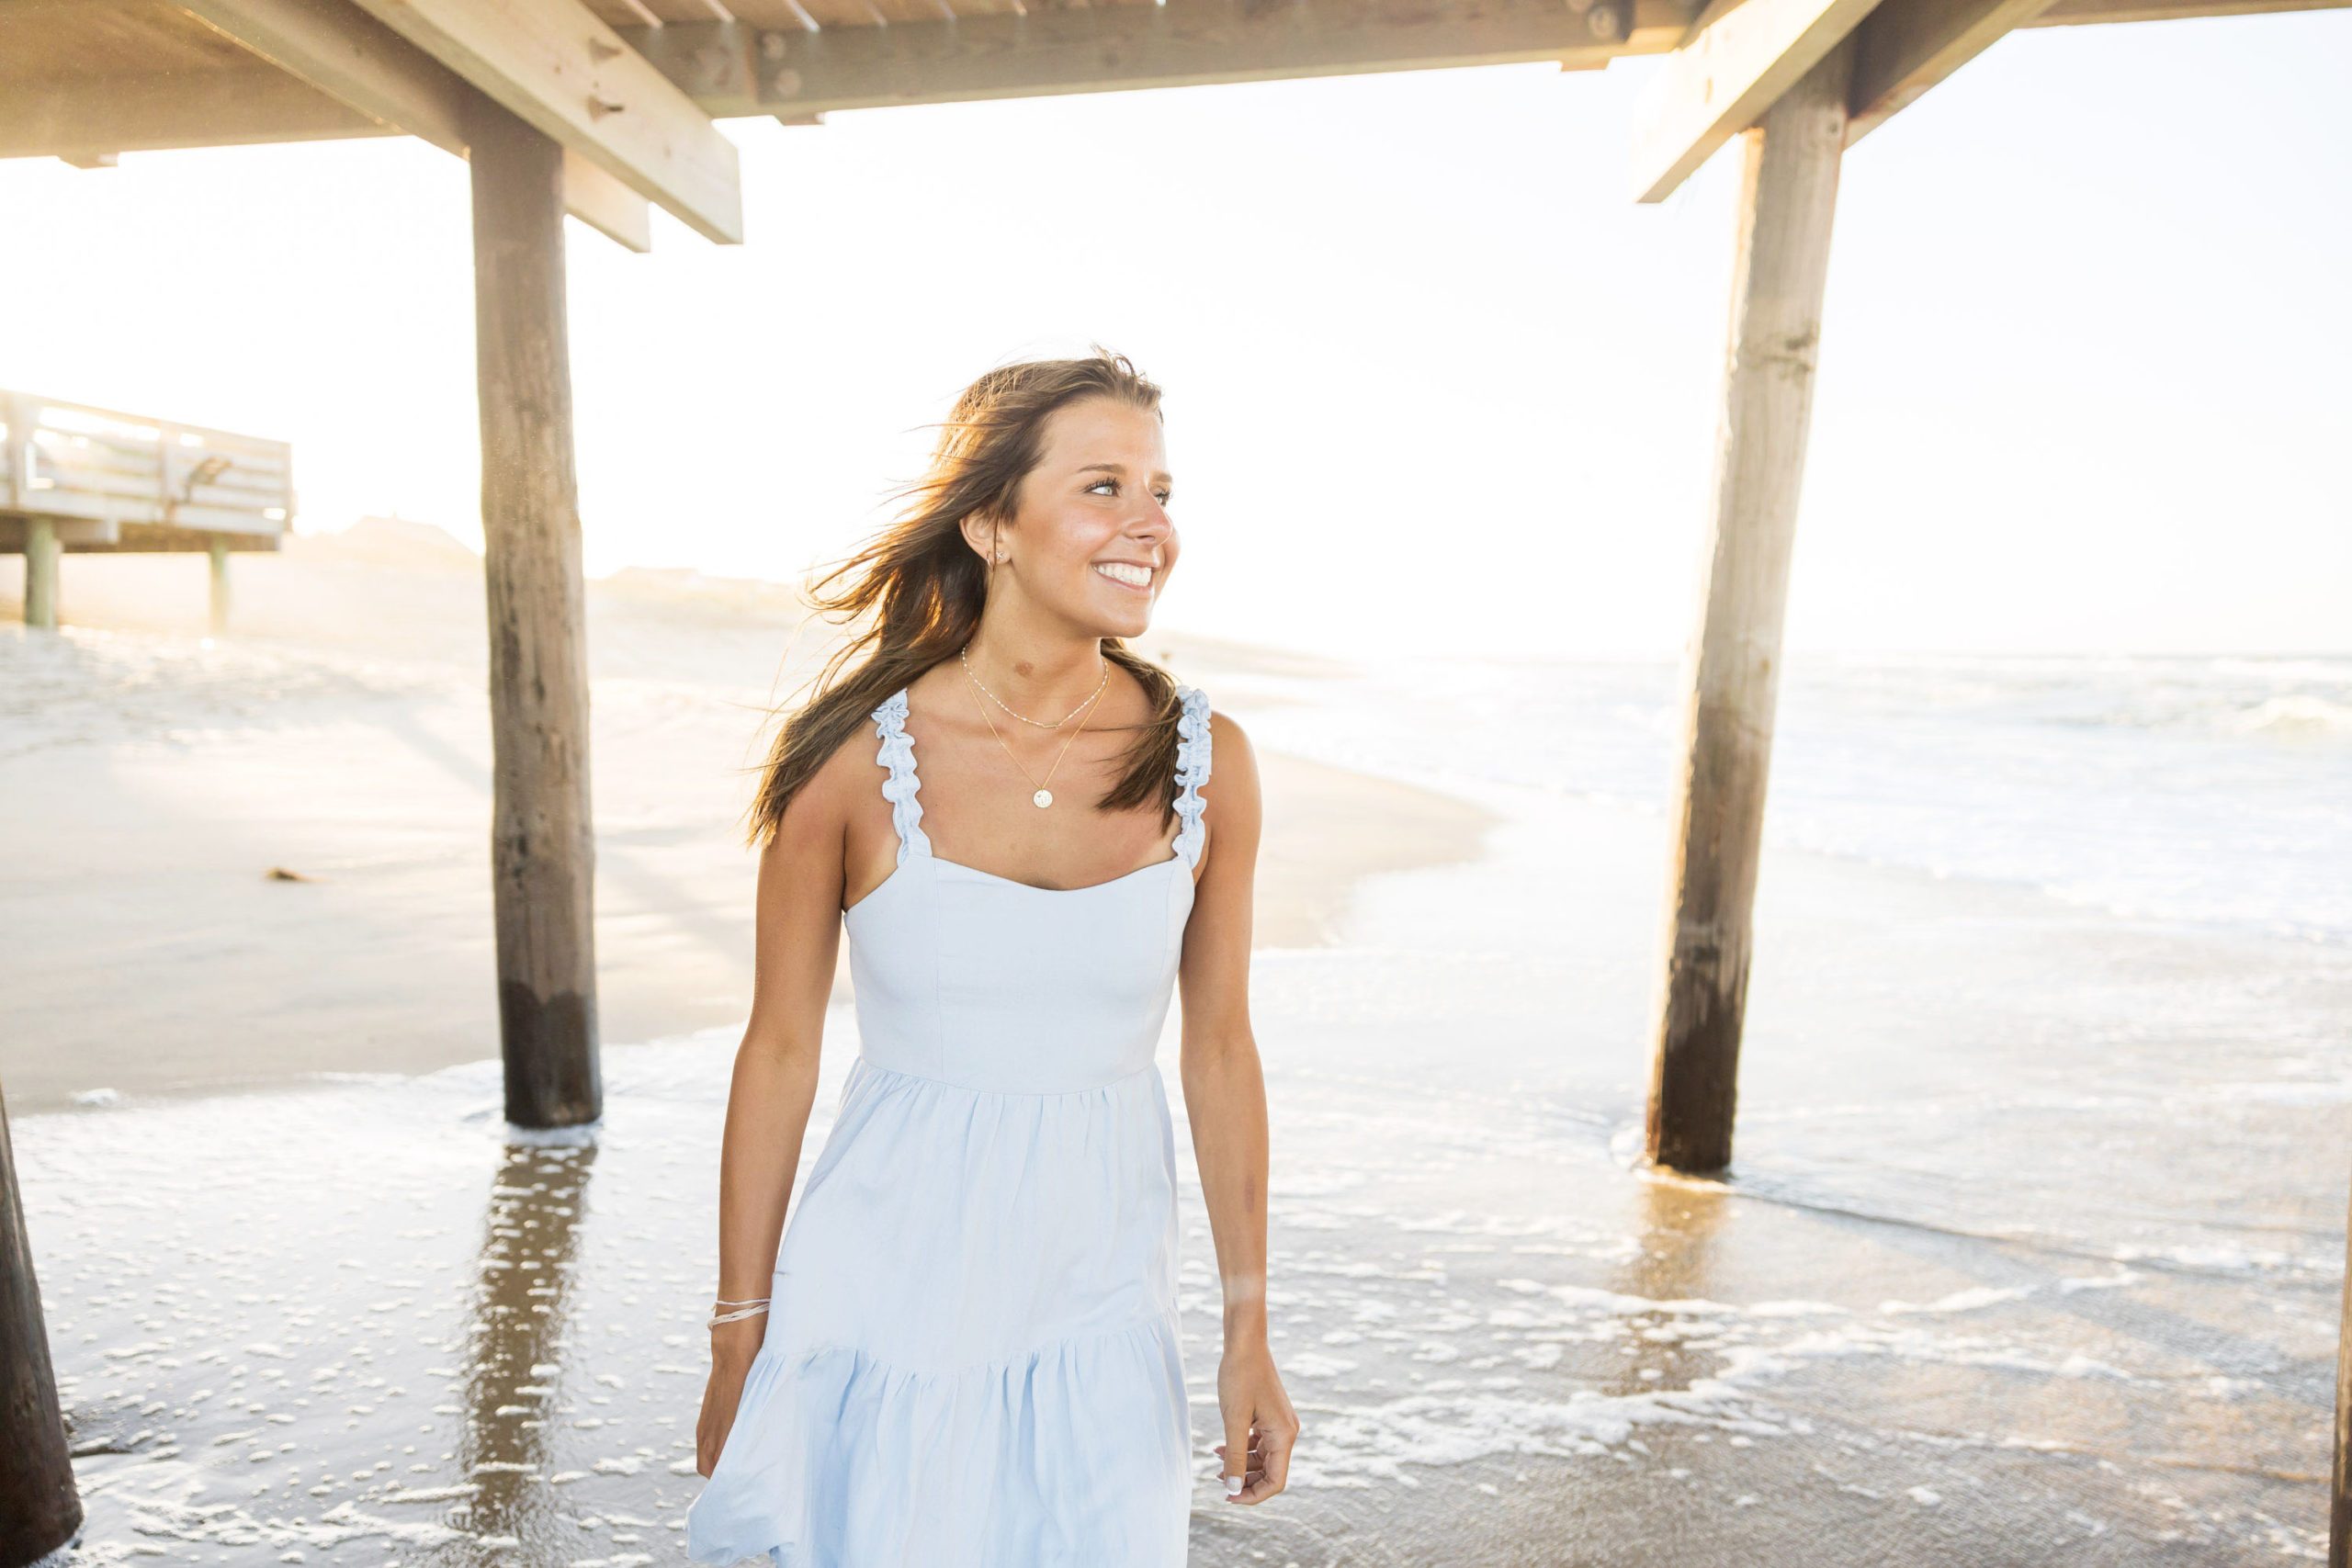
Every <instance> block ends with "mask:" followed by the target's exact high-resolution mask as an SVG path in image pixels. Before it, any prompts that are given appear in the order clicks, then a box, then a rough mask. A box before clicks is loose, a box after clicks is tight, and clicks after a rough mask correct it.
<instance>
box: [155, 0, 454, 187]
mask: <svg viewBox="0 0 2352 1568" xmlns="http://www.w3.org/2000/svg"><path fill="white" fill-rule="evenodd" d="M180 3H181V4H182V6H184V7H185V8H186V9H187V10H188V11H189V12H191V13H193V14H194V15H195V16H197V17H199V18H201V19H202V20H203V21H205V22H206V23H208V24H209V26H211V27H212V28H214V29H215V30H216V31H219V32H220V33H222V34H225V35H226V36H227V37H229V38H231V39H234V40H235V41H236V42H237V43H239V44H241V45H243V47H244V48H246V49H248V50H251V51H253V52H254V53H255V54H258V55H260V56H261V57H262V58H263V59H265V60H267V61H269V62H271V63H272V64H274V65H277V67H278V68H279V69H281V70H283V71H286V72H288V73H291V74H293V75H296V76H299V77H300V78H301V79H302V80H303V81H305V82H308V83H310V84H311V85H312V86H313V87H316V88H317V89H319V91H321V92H322V93H324V94H326V95H328V96H330V97H333V98H334V99H335V100H336V101H337V102H340V103H344V104H347V105H349V106H350V107H353V108H355V109H356V110H358V111H359V112H360V113H361V114H363V115H366V116H367V117H368V118H370V119H375V120H380V121H382V122H383V124H385V125H386V126H388V127H392V128H396V129H398V130H402V131H405V132H407V133H408V134H409V135H411V136H414V137H417V138H419V139H421V140H423V141H430V142H432V143H433V145H435V147H438V148H440V149H441V150H442V151H443V152H455V153H457V154H458V156H460V157H463V156H464V155H465V151H466V131H465V115H466V99H467V96H468V89H467V87H466V85H465V83H464V81H463V80H462V79H460V78H459V77H458V74H457V73H455V72H452V71H450V70H449V69H448V68H447V66H445V65H443V64H442V63H441V62H439V61H437V60H435V59H434V58H433V57H432V56H431V55H429V54H426V53H425V52H424V51H423V50H420V49H418V48H417V47H416V46H415V45H413V44H412V43H410V42H409V41H408V40H407V39H403V38H401V36H400V35H399V34H398V33H396V32H394V31H392V29H391V28H388V27H386V26H384V25H383V24H382V23H381V22H379V21H377V20H376V19H375V18H374V17H370V16H368V14H367V13H365V12H364V11H360V10H357V9H356V8H355V7H353V6H350V5H348V4H346V3H345V0H180Z"/></svg>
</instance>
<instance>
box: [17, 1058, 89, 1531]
mask: <svg viewBox="0 0 2352 1568" xmlns="http://www.w3.org/2000/svg"><path fill="white" fill-rule="evenodd" d="M81 1528H82V1498H81V1495H80V1494H79V1493H78V1492H76V1491H75V1490H74V1462H73V1461H72V1459H71V1458H70V1457H69V1456H68V1454H67V1451H66V1444H65V1421H64V1418H63V1417H62V1416H61V1415H60V1414H59V1411H58V1408H57V1376H56V1373H55V1371H53V1370H52V1369H51V1365H50V1360H49V1331H48V1329H47V1328H46V1327H44V1326H43V1325H42V1323H41V1313H40V1286H39V1285H38V1284H36V1283H35V1282H34V1280H33V1249H32V1242H31V1240H30V1238H29V1237H28V1236H27V1235H26V1234H25V1209H24V1205H23V1204H22V1203H21V1202H19V1201H17V1156H16V1152H15V1151H14V1150H13V1149H12V1148H10V1146H9V1144H8V1112H7V1108H6V1106H5V1105H0V1568H25V1564H26V1563H28V1562H39V1561H40V1559H42V1558H43V1557H46V1556H48V1555H49V1554H50V1553H51V1552H52V1551H56V1550H57V1549H58V1548H59V1547H61V1546H63V1545H64V1544H65V1543H66V1542H67V1541H69V1540H73V1539H74V1533H75V1532H76V1531H78V1530H79V1529H81Z"/></svg>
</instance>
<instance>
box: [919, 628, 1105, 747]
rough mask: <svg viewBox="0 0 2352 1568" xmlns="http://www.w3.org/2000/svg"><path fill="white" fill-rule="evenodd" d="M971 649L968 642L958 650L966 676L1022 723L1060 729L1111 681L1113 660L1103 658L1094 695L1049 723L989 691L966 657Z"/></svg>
mask: <svg viewBox="0 0 2352 1568" xmlns="http://www.w3.org/2000/svg"><path fill="white" fill-rule="evenodd" d="M971 650H972V645H971V644H970V643H968V642H967V643H966V644H965V645H964V646H963V647H962V648H960V649H956V661H957V662H958V663H960V664H962V665H963V666H964V674H965V676H966V678H967V679H968V680H969V681H970V682H972V684H973V685H975V686H978V687H979V689H980V690H981V691H982V692H985V693H987V694H988V699H989V701H990V702H992V703H994V704H995V705H997V706H999V707H1001V708H1002V709H1004V711H1005V712H1007V713H1009V714H1011V715H1012V716H1013V717H1015V718H1017V719H1019V720H1020V721H1021V722H1022V723H1023V724H1034V725H1035V726H1036V727H1037V728H1040V729H1059V728H1061V727H1062V726H1063V725H1065V724H1068V723H1069V721H1070V720H1071V719H1074V718H1076V717H1077V716H1079V712H1080V709H1082V708H1084V707H1085V706H1086V703H1091V702H1092V701H1093V700H1094V697H1099V696H1101V695H1102V694H1103V687H1105V686H1107V685H1109V684H1110V683H1111V661H1110V660H1107V659H1105V660H1103V679H1101V680H1100V681H1097V682H1094V696H1093V697H1089V698H1087V699H1086V703H1080V704H1079V705H1078V706H1077V707H1074V708H1072V709H1070V710H1069V712H1068V713H1066V714H1064V715H1062V716H1061V717H1059V718H1057V719H1056V720H1054V722H1053V723H1051V724H1047V723H1046V721H1045V720H1044V719H1042V718H1031V717H1030V716H1028V715H1027V714H1025V713H1023V712H1021V711H1020V710H1019V709H1018V708H1015V707H1013V706H1012V705H1010V704H1009V703H1007V702H1006V701H1005V700H1004V699H1003V698H1002V697H1000V696H998V695H997V694H995V693H994V692H990V691H989V688H988V682H985V681H983V680H981V679H980V678H979V677H978V675H975V674H973V673H972V661H971V660H970V659H968V658H967V657H966V655H967V654H968V653H970V652H971Z"/></svg>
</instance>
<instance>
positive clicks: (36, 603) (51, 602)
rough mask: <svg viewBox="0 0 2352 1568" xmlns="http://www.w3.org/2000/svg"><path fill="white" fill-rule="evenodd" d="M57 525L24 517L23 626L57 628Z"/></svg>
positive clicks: (50, 521)
mask: <svg viewBox="0 0 2352 1568" xmlns="http://www.w3.org/2000/svg"><path fill="white" fill-rule="evenodd" d="M58 555H59V550H58V547H57V524H56V522H55V520H53V519H51V518H48V517H28V518H26V519H25V625H27V626H34V627H38V628H39V629H40V630H42V631H47V632H53V631H55V630H56V629H57V558H58Z"/></svg>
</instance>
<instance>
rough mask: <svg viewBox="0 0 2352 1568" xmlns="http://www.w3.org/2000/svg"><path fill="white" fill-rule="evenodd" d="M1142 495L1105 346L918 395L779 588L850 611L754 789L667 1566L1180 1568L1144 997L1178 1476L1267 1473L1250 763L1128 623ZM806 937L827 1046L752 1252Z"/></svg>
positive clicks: (794, 1068)
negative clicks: (845, 519)
mask: <svg viewBox="0 0 2352 1568" xmlns="http://www.w3.org/2000/svg"><path fill="white" fill-rule="evenodd" d="M1168 506H1169V476H1168V458H1167V450H1166V446H1165V444H1164V442H1163V440H1162V436H1161V424H1160V417H1159V389H1158V388H1157V387H1155V386H1153V385H1152V384H1151V383H1150V382H1148V381H1147V380H1145V379H1144V378H1142V377H1141V376H1139V375H1138V374H1136V370H1135V367H1133V366H1132V365H1130V364H1128V363H1127V362H1126V361H1125V359H1121V358H1116V357H1113V356H1109V355H1101V354H1098V355H1095V356H1093V357H1091V358H1085V359H1073V360H1054V361H1045V362H1038V363H1033V364H1023V365H1013V366H1009V367H1005V368H1003V369H1001V370H995V371H991V372H990V373H989V374H988V375H986V376H984V377H982V378H980V379H979V380H978V381H977V382H975V383H974V384H973V385H972V386H971V388H970V389H967V391H966V392H965V393H964V395H963V397H962V399H961V400H958V402H957V403H956V410H955V412H954V413H953V414H952V415H951V416H950V418H949V420H948V423H947V424H946V426H945V428H944V434H942V436H941V438H940V441H939V445H938V448H937V450H936V452H935V453H934V455H933V459H932V464H931V468H930V470H929V471H928V473H927V474H926V475H925V477H924V479H923V480H922V482H921V483H920V484H919V485H918V486H917V487H916V489H915V491H914V492H913V498H912V504H911V505H910V508H909V510H908V511H907V513H905V514H904V515H903V516H902V517H901V519H900V520H899V522H898V523H896V524H895V525H892V526H891V527H889V528H888V529H887V530H886V531H884V532H883V533H882V534H881V535H880V536H878V537H877V538H876V539H875V540H874V541H873V542H872V543H871V544H869V545H868V546H867V547H865V549H864V550H863V551H861V552H860V553H859V554H858V555H857V556H855V557H854V558H852V559H851V560H850V561H848V562H847V563H846V564H844V565H843V566H842V568H840V569H839V570H836V571H835V572H833V573H832V574H831V576H829V577H828V578H827V579H825V580H824V581H823V582H822V583H820V585H819V588H820V593H819V603H820V606H821V607H823V608H825V609H827V610H829V611H831V612H832V613H833V614H835V615H840V616H842V617H843V618H845V619H848V620H852V621H856V622H859V623H861V624H863V625H865V627H866V629H865V631H864V632H863V634H862V635H861V636H860V637H858V638H857V639H856V640H854V641H853V642H851V643H849V644H848V645H847V646H845V647H844V648H843V649H842V651H841V652H840V653H839V654H837V655H836V656H835V657H834V659H833V660H832V661H831V663H830V664H828V666H827V667H826V670H825V671H824V674H823V677H822V678H821V679H820V682H819V687H820V692H819V694H818V695H817V696H816V697H815V698H814V699H813V700H812V701H811V702H809V704H808V705H807V706H805V707H804V708H802V709H800V710H799V711H798V712H797V713H796V714H795V715H794V716H792V717H791V719H790V720H789V721H788V722H787V723H786V725H785V727H784V728H783V730H782V732H781V733H780V735H779V736H778V738H777V739H776V743H775V750H774V753H773V755H772V756H771V757H770V759H769V761H768V765H767V771H766V775H765V779H764V782H763V786H762V788H761V791H760V795H759V797H758V802H757V804H756V806H755V807H754V813H753V815H754V835H755V838H756V840H758V841H759V842H760V843H761V844H762V845H763V852H762V856H761V862H760V880H759V937H758V976H757V981H756V987H755V990H754V993H753V997H752V1020H751V1024H750V1026H749V1028H748V1029H747V1030H746V1031H745V1032H744V1037H743V1043H742V1047H741V1051H740V1052H739V1054H738V1055H737V1057H736V1063H735V1077H734V1082H733V1087H732V1089H731V1091H730V1093H729V1100H728V1107H727V1130H726V1142H725V1146H724V1150H723V1153H722V1156H721V1160H720V1177H719V1198H718V1208H719V1219H718V1223H719V1277H718V1302H717V1304H716V1305H715V1307H714V1308H713V1311H712V1319H711V1372H710V1383H709V1387H708V1388H707V1390H706V1391H705V1393H704V1395H703V1406H702V1418H701V1421H700V1423H699V1426H698V1427H697V1429H696V1432H695V1438H696V1446H697V1450H698V1455H699V1457H698V1460H697V1464H698V1467H699V1469H700V1470H701V1472H702V1473H703V1474H704V1475H706V1476H707V1477H709V1485H708V1486H707V1487H706V1488H705V1489H704V1491H703V1494H702V1495H701V1497H700V1498H699V1499H697V1500H696V1501H695V1505H694V1507H693V1510H692V1511H691V1513H690V1514H689V1515H688V1522H689V1529H688V1535H687V1548H688V1551H689V1552H690V1554H691V1555H692V1556H694V1557H695V1558H696V1559H698V1560H700V1561H704V1562H729V1561H732V1560H733V1559H735V1558H738V1557H745V1556H752V1555H757V1554H760V1553H768V1554H771V1555H772V1556H773V1557H774V1558H775V1561H776V1562H777V1563H779V1564H780V1565H782V1568H884V1565H886V1564H888V1565H892V1568H896V1565H899V1564H908V1565H917V1564H919V1565H921V1568H967V1565H968V1568H1161V1565H1168V1568H1173V1565H1175V1564H1180V1563H1182V1562H1183V1561H1184V1555H1185V1545H1186V1535H1187V1516H1188V1515H1189V1513H1190V1509H1191V1497H1192V1475H1191V1450H1192V1441H1191V1428H1190V1421H1189V1416H1188V1413H1187V1404H1186V1398H1185V1390H1184V1373H1183V1366H1182V1358H1181V1353H1180V1352H1181V1345H1180V1333H1179V1325H1178V1316H1177V1307H1176V1262H1177V1230H1176V1212H1177V1211H1176V1182H1177V1177H1176V1165H1175V1136H1174V1128H1173V1125H1172V1124H1171V1122H1170V1117H1169V1111H1168V1103H1167V1099H1166V1096H1165V1093H1164V1092H1163V1090H1162V1089H1161V1087H1160V1078H1159V1069H1158V1067H1157V1066H1155V1064H1154V1060H1153V1055H1154V1050H1155V1047H1156V1045H1157V1043H1158V1042H1159V1033H1160V1028H1161V1025H1162V1023H1163V1022H1164V1021H1165V1020H1166V1017H1167V1012H1168V1004H1169V999H1170V992H1171V990H1172V989H1173V988H1174V987H1176V986H1178V985H1181V986H1182V989H1183V998H1184V1006H1183V1028H1182V1073H1183V1085H1184V1104H1185V1109H1186V1111H1187V1112H1188V1114H1189V1117H1190V1120H1191V1122H1192V1132H1193V1150H1194V1152H1195V1154H1196V1156H1197V1157H1198V1160H1199V1165H1200V1176H1201V1191H1202V1196H1203V1198H1204V1201H1205V1202H1206V1205H1207V1208H1208V1216H1209V1225H1210V1231H1211V1234H1212V1235H1213V1237H1214V1240H1215V1245H1216V1260H1217V1270H1218V1273H1219V1274H1220V1276H1221V1277H1222V1279H1223V1280H1224V1303H1225V1346H1224V1355H1223V1358H1222V1359H1221V1360H1220V1362H1219V1363H1218V1368H1217V1404H1218V1406H1219V1408H1220V1410H1221V1411H1222V1412H1223V1415H1224V1429H1225V1441H1224V1443H1222V1444H1221V1445H1217V1446H1216V1452H1217V1453H1219V1454H1220V1455H1222V1456H1223V1465H1222V1470H1223V1473H1224V1476H1225V1485H1226V1494H1227V1497H1228V1498H1229V1499H1230V1500H1232V1501H1235V1502H1239V1503H1250V1504H1254V1503H1260V1502H1263V1501H1264V1500H1265V1499H1266V1498H1268V1497H1271V1496H1272V1495H1274V1494H1276V1493H1278V1492H1280V1491H1281V1490H1282V1489H1283V1481H1284V1477H1285V1473H1286V1471H1287V1468H1288V1464H1289V1460H1290V1452H1291V1447H1292V1444H1293V1441H1294V1440H1295V1438H1296V1436H1297V1433H1298V1418H1297V1416H1295V1414H1294V1413H1293V1412H1292V1409H1291V1404H1290V1400H1289V1398H1288V1396H1287V1395H1285V1394H1284V1393H1283V1385H1282V1380H1281V1379H1280V1378H1279V1377H1278V1376H1277V1375H1276V1373H1275V1371H1274V1363H1273V1358H1272V1355H1271V1354H1270V1353H1269V1351H1268V1348H1267V1336H1266V1293H1265V1280H1266V1103H1265V1089H1264V1083H1263V1080H1262V1078H1261V1075H1260V1071H1259V1065H1258V1052H1257V1045H1256V1043H1255V1041H1254V1040H1253V1039H1252V1038H1251V1036H1250V1010H1249V995H1248V984H1249V971H1250V884H1251V879H1252V874H1253V870H1254V863H1255V861H1256V858H1257V852H1258V829H1259V799H1258V780H1257V774H1256V770H1255V766H1254V763H1253V761H1252V759H1251V757H1250V745H1249V741H1248V739H1247V738H1245V737H1244V736H1243V734H1242V732H1241V730H1240V728H1239V727H1238V726H1237V725H1235V724H1234V722H1233V721H1232V720H1231V719H1230V718H1227V717H1226V716H1224V715H1222V714H1212V713H1211V712H1210V710H1209V705H1208V699H1207V698H1206V697H1205V696H1204V695H1203V694H1201V693H1200V692H1199V691H1197V690H1194V689H1193V688H1191V687H1187V686H1181V685H1178V684H1176V683H1175V682H1174V681H1172V680H1171V679H1170V676H1169V675H1168V673H1167V672H1166V671H1163V670H1161V669H1160V668H1159V667H1158V666H1157V665H1155V664H1153V663H1151V662H1150V661H1149V660H1146V659H1143V658H1142V657H1140V656H1139V655H1137V654H1136V653H1134V652H1132V651H1130V650H1129V649H1128V648H1127V647H1126V642H1125V639H1128V638H1132V637H1136V636H1137V635H1139V634H1141V633H1142V632H1143V631H1144V630H1145V629H1146V628H1147V627H1148V626H1149V625H1150V623H1151V607H1152V604H1153V601H1154V600H1155V599H1156V598H1157V597H1158V595H1159V591H1160V589H1161V588H1162V587H1163V586H1164V585H1165V584H1166V582H1167V581H1168V573H1169V571H1170V570H1171V569H1172V568H1173V567H1174V565H1175V563H1176V556H1177V535H1176V527H1175V525H1174V524H1173V523H1172V522H1170V518H1169V514H1168ZM836 584H838V585H839V586H836ZM844 670H846V672H845V673H844V672H843V671H844ZM1212 757H1214V759H1215V761H1216V789H1215V791H1214V792H1212V793H1208V794H1204V791H1203V786H1204V784H1207V782H1208V779H1209V773H1210V763H1211V759H1212ZM1212 799H1213V800H1214V804H1215V808H1214V809H1210V805H1211V802H1212ZM844 927H846V929H847V930H848V932H849V942H850V972H851V975H852V976H853V978H854V982H855V986H856V992H857V1024H858V1037H859V1052H858V1057H857V1061H856V1063H855V1064H854V1066H852V1068H851V1070H850V1074H849V1077H848V1080H847V1082H846V1084H845V1085H844V1087H843V1089H842V1100H841V1107H840V1111H839V1113H838V1114H837V1116H836V1117H835V1120H834V1122H833V1129H832V1133H831V1135H830V1136H829V1137H828V1138H827V1140H826V1142H825V1146H824V1148H823V1151H822V1152H821V1153H820V1156H819V1157H818V1159H817V1163H816V1165H815V1167H814V1168H812V1169H811V1170H810V1172H809V1186H808V1189H807V1190H806V1191H804V1192H803V1193H802V1194H801V1196H800V1202H799V1206H798V1207H797V1208H796V1209H794V1210H793V1211H792V1223H791V1226H790V1228H789V1230H788V1231H786V1227H785V1211H786V1201H787V1200H788V1198H789V1196H790V1194H791V1190H792V1182H793V1176H794V1173H795V1171H796V1170H797V1167H798V1164H799V1158H800V1145H801V1135H802V1134H803V1132H804V1131H805V1130H806V1128H807V1125H808V1121H809V1106H810V1103H811V1101H812V1100H814V1098H815V1095H816V1088H817V1055H818V1041H819V1035H820V1032H822V1029H823V1025H824V1018H825V1001H826V997H827V993H828V992H829V990H830V989H831V985H832V979H833V965H834V957H835V942H836V941H837V940H838V937H839V934H840V932H841V931H842V929H843V928H844ZM780 1234H781V1244H780V1247H779V1235H780Z"/></svg>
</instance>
